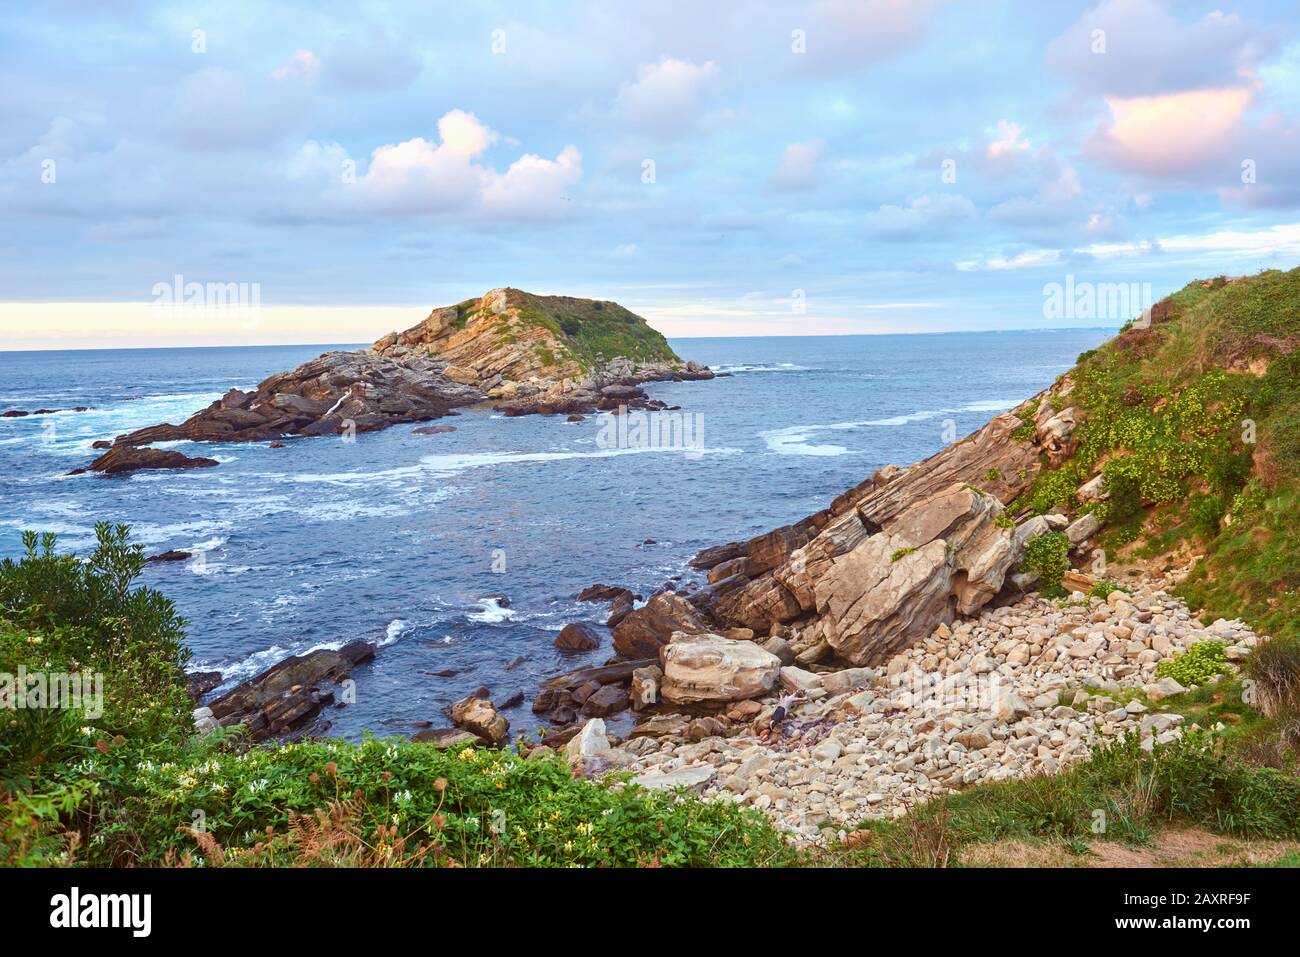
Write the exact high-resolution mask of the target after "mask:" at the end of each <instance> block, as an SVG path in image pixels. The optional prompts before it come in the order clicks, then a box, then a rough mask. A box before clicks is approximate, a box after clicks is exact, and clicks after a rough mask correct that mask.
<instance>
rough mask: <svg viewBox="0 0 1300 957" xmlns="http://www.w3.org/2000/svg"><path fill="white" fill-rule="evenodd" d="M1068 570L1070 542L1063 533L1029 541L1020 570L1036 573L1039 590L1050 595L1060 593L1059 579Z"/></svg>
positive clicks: (1049, 534) (1048, 534)
mask: <svg viewBox="0 0 1300 957" xmlns="http://www.w3.org/2000/svg"><path fill="white" fill-rule="evenodd" d="M1069 569H1070V540H1069V539H1068V538H1066V537H1065V533H1064V532H1046V533H1044V534H1042V535H1039V536H1037V537H1035V538H1031V539H1030V540H1029V544H1028V545H1026V546H1025V557H1024V560H1023V561H1022V562H1021V563H1020V570H1021V571H1025V572H1037V573H1038V586H1039V588H1040V590H1041V591H1042V592H1043V593H1044V594H1046V595H1050V594H1053V593H1054V592H1060V591H1061V579H1062V578H1064V577H1065V573H1066V572H1067V571H1069Z"/></svg>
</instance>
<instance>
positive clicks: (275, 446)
mask: <svg viewBox="0 0 1300 957" xmlns="http://www.w3.org/2000/svg"><path fill="white" fill-rule="evenodd" d="M267 448H268V449H282V448H284V443H283V442H272V443H271V444H270V445H268V446H267Z"/></svg>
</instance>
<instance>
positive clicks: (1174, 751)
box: [824, 732, 1300, 867]
mask: <svg viewBox="0 0 1300 957" xmlns="http://www.w3.org/2000/svg"><path fill="white" fill-rule="evenodd" d="M1222 744H1223V739H1222V738H1221V737H1219V736H1216V735H1213V734H1209V733H1205V732H1190V733H1188V734H1187V735H1185V736H1184V738H1183V739H1182V740H1181V741H1176V742H1173V743H1171V744H1169V745H1157V746H1156V747H1155V748H1154V749H1153V750H1152V751H1150V752H1148V751H1144V750H1143V749H1142V748H1141V746H1140V745H1139V742H1138V737H1137V735H1136V734H1130V735H1128V736H1127V737H1125V738H1123V739H1121V740H1118V741H1115V742H1113V743H1111V744H1109V745H1107V746H1104V747H1101V748H1098V749H1097V750H1095V751H1094V752H1093V755H1092V758H1091V759H1090V760H1088V761H1086V762H1084V763H1081V764H1078V765H1075V766H1074V767H1072V768H1070V769H1068V770H1066V771H1063V772H1061V773H1059V774H1056V775H1051V776H1047V775H1040V776H1035V777H1031V778H1024V779H1020V780H1011V781H1005V782H1000V783H997V784H989V785H985V786H983V787H979V788H974V789H972V790H970V791H967V792H965V793H962V794H959V795H954V796H950V797H945V798H941V799H938V800H934V801H930V802H928V803H926V804H924V805H922V806H920V807H919V808H916V809H913V810H912V811H910V812H909V813H908V814H906V815H905V816H903V817H902V818H899V819H897V820H892V821H866V822H863V824H862V825H860V830H859V831H858V832H857V833H856V834H854V835H851V836H850V838H849V840H847V841H845V842H843V844H841V845H837V846H836V847H835V848H833V849H832V850H831V851H830V852H829V853H828V854H827V855H826V859H825V861H824V863H831V864H837V865H856V866H875V867H935V866H946V865H949V864H952V863H956V861H957V857H958V853H959V851H960V850H961V849H962V848H963V846H965V845H971V844H980V843H987V842H992V841H999V840H1004V839H1008V838H1012V839H1019V840H1029V841H1056V842H1062V843H1064V844H1065V845H1066V846H1067V847H1073V848H1075V849H1077V850H1079V851H1081V850H1083V849H1084V848H1086V842H1087V841H1089V840H1093V839H1097V838H1098V837H1104V838H1106V839H1109V840H1116V839H1118V840H1122V841H1125V842H1128V843H1133V844H1141V843H1144V842H1146V841H1147V840H1149V839H1150V838H1151V836H1152V835H1153V833H1154V832H1155V831H1156V830H1157V829H1158V828H1161V827H1167V826H1173V825H1183V826H1196V827H1204V828H1207V829H1209V830H1212V831H1215V832H1217V833H1222V834H1232V835H1237V836H1241V837H1270V838H1295V837H1296V836H1297V835H1300V778H1297V777H1296V775H1295V774H1294V772H1293V771H1284V770H1280V769H1278V768H1273V767H1258V766H1253V765H1252V764H1250V763H1249V762H1247V761H1244V760H1242V759H1240V758H1239V757H1237V756H1235V755H1233V754H1231V753H1230V752H1229V751H1228V750H1226V749H1225V748H1224V747H1223V746H1222Z"/></svg>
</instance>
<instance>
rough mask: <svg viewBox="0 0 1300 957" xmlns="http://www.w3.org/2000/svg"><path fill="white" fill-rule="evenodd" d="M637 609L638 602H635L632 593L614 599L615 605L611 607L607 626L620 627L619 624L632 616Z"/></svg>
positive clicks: (606, 622)
mask: <svg viewBox="0 0 1300 957" xmlns="http://www.w3.org/2000/svg"><path fill="white" fill-rule="evenodd" d="M635 609H636V602H635V601H634V600H633V596H632V593H631V592H628V593H627V594H626V595H619V596H618V597H617V598H615V599H614V603H613V604H612V605H610V606H609V617H608V618H606V619H605V625H606V626H607V627H609V628H616V627H618V623H619V622H621V621H622V620H623V619H624V618H626V617H627V616H628V615H630V614H631V613H632V612H633V611H634V610H635Z"/></svg>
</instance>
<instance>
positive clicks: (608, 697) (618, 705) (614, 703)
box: [582, 685, 631, 718]
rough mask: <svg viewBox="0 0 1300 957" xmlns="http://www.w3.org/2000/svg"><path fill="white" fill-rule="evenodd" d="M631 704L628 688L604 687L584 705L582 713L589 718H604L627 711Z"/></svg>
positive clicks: (617, 686)
mask: <svg viewBox="0 0 1300 957" xmlns="http://www.w3.org/2000/svg"><path fill="white" fill-rule="evenodd" d="M630 704H631V699H630V698H629V697H628V693H627V689H626V688H623V687H620V686H619V685H602V686H601V687H600V688H598V689H597V690H596V691H594V692H592V693H591V695H590V696H589V697H588V698H587V700H586V701H584V702H583V703H582V713H583V715H585V716H586V717H588V718H603V717H606V716H607V715H611V714H617V713H618V712H620V711H624V710H626V709H627V707H628V706H629V705H630Z"/></svg>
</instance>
